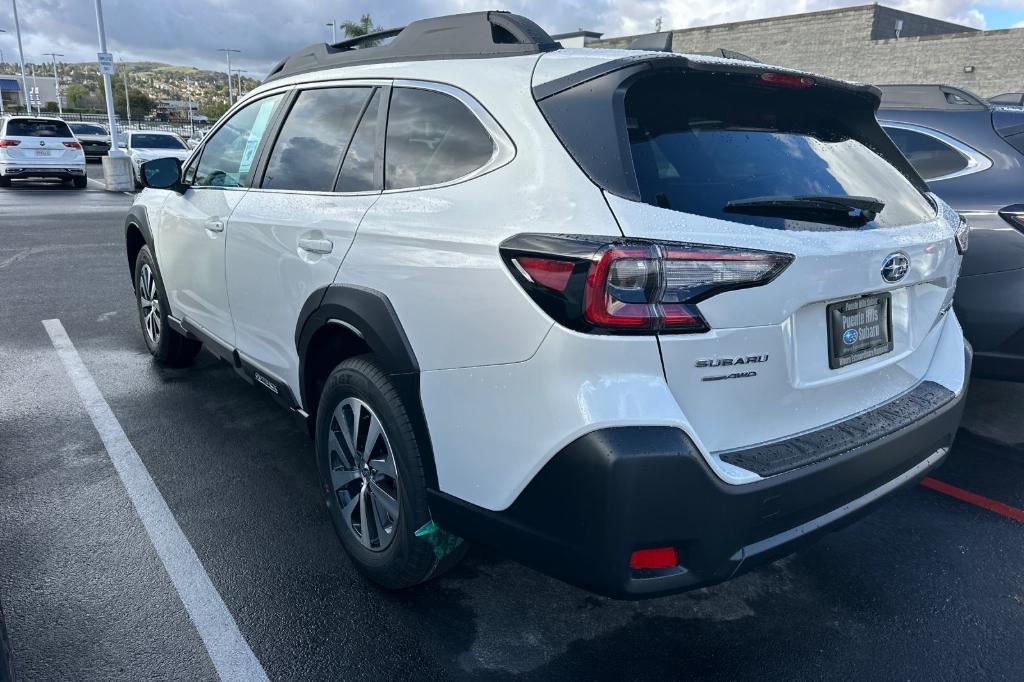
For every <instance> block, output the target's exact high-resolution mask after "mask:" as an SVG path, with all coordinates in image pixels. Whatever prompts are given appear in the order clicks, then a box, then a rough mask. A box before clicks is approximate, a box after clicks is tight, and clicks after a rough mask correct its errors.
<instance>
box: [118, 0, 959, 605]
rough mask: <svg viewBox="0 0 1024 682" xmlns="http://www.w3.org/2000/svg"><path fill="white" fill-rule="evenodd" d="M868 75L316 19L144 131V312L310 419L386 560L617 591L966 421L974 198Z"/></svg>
mask: <svg viewBox="0 0 1024 682" xmlns="http://www.w3.org/2000/svg"><path fill="white" fill-rule="evenodd" d="M878 102H879V93H878V91H877V90H875V89H874V88H872V87H869V86H865V85H855V84H850V83H844V82H839V81H835V80H831V79H828V78H822V77H819V76H812V75H807V74H802V73H796V72H792V71H789V70H784V69H778V68H775V67H771V66H765V65H762V64H756V63H751V62H745V61H738V60H728V59H713V58H708V57H702V56H691V55H677V54H665V53H657V52H634V51H624V50H587V49H579V50H574V49H561V47H560V46H559V45H558V44H557V43H555V42H553V41H552V39H551V38H550V37H549V36H548V35H547V34H545V33H544V32H543V31H542V30H541V29H540V28H539V27H537V26H536V25H535V24H534V23H532V22H530V21H529V20H527V19H524V18H522V17H519V16H516V15H513V14H507V13H501V12H481V13H474V14H464V15H458V16H451V17H442V18H438V19H430V20H425V21H420V22H416V23H414V24H411V25H410V26H408V27H407V28H405V29H404V30H400V31H392V32H386V33H381V34H374V35H371V36H369V37H365V38H360V39H355V40H353V41H348V42H344V43H339V44H336V45H318V46H312V47H309V48H307V49H305V50H302V51H300V52H298V53H296V54H294V55H292V56H290V57H289V58H287V59H286V60H284V61H283V62H281V63H280V64H279V65H278V66H277V67H276V68H275V69H274V71H273V72H272V73H271V74H270V76H269V77H268V78H267V80H266V82H265V83H264V84H263V85H262V86H261V87H259V88H258V89H256V90H255V91H253V92H252V93H251V94H250V95H249V96H248V97H247V98H246V99H245V100H244V101H242V102H240V103H238V104H237V105H236V106H235V107H234V108H233V109H232V110H231V111H230V112H229V113H228V114H227V115H226V116H224V118H223V120H222V121H221V122H220V124H219V127H217V128H216V129H214V130H213V131H212V133H211V134H210V135H208V136H207V137H206V138H205V139H204V140H203V143H202V145H201V146H200V147H199V148H197V149H196V150H195V152H193V153H192V154H191V156H190V157H189V158H188V159H187V160H186V162H185V163H184V164H180V163H179V162H178V161H176V160H173V159H160V160H154V161H151V162H148V163H146V164H145V165H143V167H142V168H143V174H142V176H143V177H142V181H143V183H144V184H145V185H146V186H147V187H148V188H149V189H146V190H144V191H143V192H142V193H141V194H140V195H139V197H138V198H137V200H136V202H135V204H134V206H133V208H132V209H131V212H130V215H129V216H128V219H127V225H126V229H127V232H126V236H127V253H128V262H129V266H130V269H131V275H132V280H133V282H134V285H135V289H136V292H137V296H138V307H139V315H140V319H141V322H142V328H143V332H144V337H145V341H146V344H147V345H148V347H149V349H150V351H151V352H152V353H153V355H154V356H156V358H157V360H158V361H161V362H166V363H176V364H180V363H185V362H187V361H189V360H190V359H191V358H192V357H193V356H194V355H195V354H196V352H197V351H198V350H199V347H200V344H203V345H205V346H206V347H207V348H208V349H209V350H210V351H212V352H213V353H214V354H216V355H218V356H220V357H222V358H223V359H225V360H226V361H227V362H229V363H231V365H233V366H234V367H235V368H236V369H237V370H238V372H239V373H240V374H241V375H243V376H244V377H245V378H247V379H248V380H249V381H251V382H252V383H254V384H257V385H259V386H260V387H262V388H263V389H265V390H267V391H269V392H270V393H271V394H272V395H273V396H274V397H275V398H277V399H278V400H279V401H280V402H282V403H283V404H284V405H285V406H287V407H288V408H290V409H291V410H292V411H294V412H295V413H297V414H298V415H300V416H302V417H304V418H305V419H306V422H307V424H308V425H309V427H310V430H311V432H312V434H313V436H314V438H315V450H316V458H317V462H318V464H319V470H320V475H321V485H322V487H323V494H324V499H325V500H326V505H327V507H328V510H329V513H330V515H331V517H332V519H333V521H334V523H335V525H336V528H337V531H338V534H339V536H340V538H341V541H342V543H343V544H344V546H345V548H346V549H347V550H348V552H349V554H350V555H351V557H352V560H353V561H354V563H355V565H356V566H358V567H359V568H360V569H361V570H362V571H363V572H364V573H365V574H367V575H368V576H369V577H370V578H371V579H373V580H374V581H376V582H378V583H380V584H382V585H385V586H388V587H404V586H409V585H413V584H416V583H418V582H421V581H423V580H425V579H427V578H429V577H430V576H432V575H436V574H437V573H439V572H440V571H442V570H444V569H445V568H446V567H448V566H451V565H452V564H453V563H454V562H455V561H456V560H457V559H458V558H459V556H460V555H461V554H462V552H463V550H464V547H465V545H464V544H463V543H462V541H461V540H462V538H466V539H470V540H475V541H479V542H483V543H489V544H491V545H494V546H496V547H498V548H500V549H501V550H502V551H504V552H505V553H507V554H508V555H510V556H512V557H514V558H516V559H518V560H520V561H522V562H524V563H526V564H528V565H530V566H534V567H537V568H539V569H541V570H543V571H546V572H548V573H550V574H552V575H555V576H557V577H559V578H562V579H564V580H566V581H568V582H571V583H574V584H577V585H581V586H584V587H586V588H588V589H590V590H593V591H595V592H598V593H602V594H606V595H611V596H615V597H620V598H639V597H644V596H654V595H661V594H667V593H671V592H677V591H681V590H686V589H691V588H694V587H698V586H701V585H706V584H710V583H714V582H718V581H722V580H726V579H728V578H730V577H732V576H735V575H737V574H738V573H740V572H742V571H745V570H748V569H749V568H751V567H752V566H755V565H757V564H758V563H761V562H764V561H767V560H770V559H772V558H774V557H778V556H780V555H782V554H784V553H786V552H789V551H791V550H792V549H793V548H794V547H796V546H797V545H798V544H799V543H800V542H802V541H804V540H807V539H809V538H812V537H815V536H816V535H817V534H819V533H820V532H822V531H826V530H829V529H833V528H836V527H837V526H839V525H841V524H842V523H844V522H847V521H849V520H851V519H853V518H855V517H856V516H857V515H859V514H860V513H862V512H863V511H865V510H866V509H868V508H869V507H870V506H871V505H873V504H874V503H875V502H876V501H878V500H879V499H881V498H883V497H885V496H886V495H888V494H889V493H891V492H893V491H894V490H896V489H897V488H900V487H901V486H904V485H907V484H909V483H911V482H913V481H916V480H918V479H919V478H921V477H922V476H923V475H925V474H926V473H927V472H928V471H929V470H931V469H932V468H933V467H935V466H937V465H938V464H939V463H940V462H941V461H942V460H943V458H944V457H945V455H946V453H947V451H948V449H949V447H950V444H951V441H952V438H953V435H954V433H955V431H956V429H957V426H958V423H959V420H960V414H961V410H962V404H963V399H964V395H965V388H966V376H967V372H968V369H969V364H970V351H969V349H968V348H967V347H966V346H965V343H964V339H963V335H962V333H961V329H960V325H959V324H958V323H957V320H956V317H955V315H954V313H953V312H952V310H951V309H950V303H951V301H952V299H953V290H954V285H955V283H956V279H957V274H958V272H959V269H960V262H961V254H962V252H963V250H964V249H965V248H966V246H967V234H968V232H967V226H966V223H964V222H963V221H962V220H961V218H960V216H958V215H957V214H956V213H955V212H953V211H952V210H950V209H949V207H948V206H946V205H945V204H944V203H943V202H942V201H941V200H939V199H938V198H936V197H935V196H934V195H932V194H930V193H929V192H928V190H927V187H926V186H925V184H924V182H922V180H921V179H920V177H918V175H917V174H916V173H915V172H914V171H913V169H912V168H911V167H910V165H909V164H908V163H907V161H906V160H905V159H904V158H903V157H902V156H901V155H900V153H899V152H898V151H897V149H896V147H895V146H894V145H893V143H892V142H891V141H890V140H889V138H888V137H887V136H886V135H885V134H884V133H883V132H882V129H881V128H880V127H879V125H878V123H877V122H876V120H875V109H876V107H877V106H878Z"/></svg>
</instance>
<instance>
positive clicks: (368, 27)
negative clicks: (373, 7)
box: [341, 14, 383, 38]
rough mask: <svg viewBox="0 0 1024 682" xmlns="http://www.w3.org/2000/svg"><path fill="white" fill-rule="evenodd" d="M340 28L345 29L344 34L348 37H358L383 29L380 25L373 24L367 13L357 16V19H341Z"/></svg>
mask: <svg viewBox="0 0 1024 682" xmlns="http://www.w3.org/2000/svg"><path fill="white" fill-rule="evenodd" d="M341 28H343V29H344V30H345V35H346V36H348V37H349V38H358V37H359V36H365V35H366V34H367V33H376V32H377V31H382V30H383V29H382V28H381V27H380V26H375V25H374V23H373V19H371V18H370V15H369V14H364V15H363V16H361V17H359V21H343V22H341Z"/></svg>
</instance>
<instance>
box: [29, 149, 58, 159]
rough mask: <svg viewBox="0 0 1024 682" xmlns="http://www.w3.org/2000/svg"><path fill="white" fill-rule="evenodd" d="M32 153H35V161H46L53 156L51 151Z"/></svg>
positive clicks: (44, 150) (41, 150)
mask: <svg viewBox="0 0 1024 682" xmlns="http://www.w3.org/2000/svg"><path fill="white" fill-rule="evenodd" d="M32 151H34V152H35V153H36V158H37V159H48V158H50V157H52V156H53V150H52V149H33V150H32Z"/></svg>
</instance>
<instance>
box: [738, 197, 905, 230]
mask: <svg viewBox="0 0 1024 682" xmlns="http://www.w3.org/2000/svg"><path fill="white" fill-rule="evenodd" d="M883 208H885V202H883V201H881V200H880V199H876V198H874V197H861V196H845V195H833V194H806V195H802V196H787V195H779V196H771V197H751V198H749V199H735V200H733V201H730V202H729V203H727V204H726V205H725V206H724V207H723V210H724V211H725V212H726V213H744V214H746V215H760V216H772V217H779V218H796V219H804V220H817V221H821V222H827V223H832V224H836V225H863V224H865V223H869V222H871V221H872V220H874V219H875V216H876V215H878V214H879V213H881V212H882V209H883Z"/></svg>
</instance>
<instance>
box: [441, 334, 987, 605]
mask: <svg viewBox="0 0 1024 682" xmlns="http://www.w3.org/2000/svg"><path fill="white" fill-rule="evenodd" d="M965 353H966V355H967V367H968V372H969V367H970V359H971V351H970V348H969V347H968V348H966V349H965ZM965 395H966V390H964V391H961V393H960V395H958V396H956V395H954V396H952V398H951V399H950V400H949V401H948V402H946V403H945V404H943V405H942V406H941V407H939V408H937V409H934V410H933V411H931V412H930V413H928V414H925V415H923V416H921V417H920V418H919V419H917V420H916V421H915V422H914V423H913V424H912V425H910V426H906V427H904V428H901V429H898V430H896V431H893V432H891V433H887V434H886V435H884V436H882V437H879V438H876V439H874V440H871V441H870V442H868V443H865V444H863V445H861V446H859V447H855V448H853V449H851V450H849V451H847V452H843V453H841V454H838V455H836V456H833V457H830V458H829V459H826V460H823V461H819V462H817V463H814V464H810V465H807V466H803V467H800V468H797V469H794V470H792V471H789V472H786V473H783V474H778V475H775V476H771V477H769V478H766V479H764V480H761V481H757V482H755V483H749V484H744V485H729V484H727V483H724V482H723V481H722V480H721V479H720V478H719V477H718V476H716V475H715V473H714V472H712V471H711V469H710V468H709V467H708V465H707V463H706V461H705V460H704V458H703V457H702V456H701V454H700V452H699V451H698V450H697V448H696V446H694V444H693V442H692V441H691V440H690V439H689V437H688V436H686V434H685V433H683V432H682V431H681V430H679V429H676V428H672V427H637V426H634V427H622V428H609V429H603V430H599V431H595V432H591V433H589V434H587V435H585V436H583V437H581V438H579V439H577V440H575V441H574V442H572V443H571V444H570V445H568V446H567V447H566V448H564V449H563V450H561V451H560V452H559V453H558V454H557V455H556V456H555V457H554V458H552V460H551V461H550V462H548V464H547V465H546V466H545V467H544V468H543V469H542V470H541V471H540V472H539V473H538V474H537V476H536V477H535V478H534V479H533V480H532V481H531V483H530V484H529V485H528V486H527V487H526V489H525V490H524V491H523V492H522V493H521V494H520V495H519V497H518V498H517V499H516V501H515V503H514V504H513V505H512V506H511V507H509V508H508V509H507V510H505V511H498V512H495V511H489V510H486V509H482V508H480V507H476V506H474V505H471V504H469V503H466V502H463V501H461V500H458V499H456V498H453V497H451V496H448V495H445V494H444V493H440V492H431V499H430V507H431V513H432V515H433V516H434V518H435V520H436V521H437V522H438V523H439V524H441V525H442V526H444V527H445V528H448V529H450V530H452V531H453V532H455V533H458V534H460V535H463V536H464V537H467V538H469V539H471V540H474V541H478V542H482V543H484V544H489V545H493V546H495V547H497V548H498V549H500V550H501V551H503V552H506V553H507V554H509V555H510V556H512V557H513V558H515V559H517V560H519V561H521V562H523V563H525V564H527V565H529V566H533V567H535V568H537V569H539V570H542V571H544V572H546V573H549V574H551V575H553V576H555V577H557V578H561V579H562V580H565V581H566V582H569V583H572V584H574V585H578V586H580V587H584V588H586V589H589V590H591V591H593V592H597V593H599V594H603V595H607V596H610V597H615V598H622V599H640V598H645V597H655V596H661V595H666V594H671V593H675V592H682V591H685V590H690V589H694V588H698V587H702V586H705V585H709V584H713V583H717V582H721V581H724V580H728V579H729V578H732V577H734V576H736V575H738V574H740V573H742V572H744V571H746V570H749V569H750V568H752V567H754V566H757V565H759V564H762V563H765V562H768V561H771V560H774V559H776V558H779V557H781V556H784V555H786V554H788V553H790V552H792V551H793V550H794V549H797V548H798V547H800V546H801V545H802V544H803V543H806V542H809V541H811V540H813V539H814V538H816V537H818V536H819V535H821V534H822V533H825V532H827V531H831V530H834V529H836V528H839V527H841V526H842V525H844V524H846V523H849V522H851V521H853V520H855V519H856V518H858V517H859V516H860V515H862V514H864V513H866V512H867V511H868V510H870V509H871V508H872V507H873V506H874V505H875V504H876V503H877V502H879V501H880V500H881V499H883V498H885V497H886V496H888V495H889V494H890V493H892V492H894V491H896V490H898V489H900V488H902V487H904V486H906V485H909V484H911V483H913V482H915V481H917V480H919V479H920V478H921V477H923V476H925V475H926V474H927V473H928V472H929V471H931V470H932V469H933V468H935V467H936V466H938V465H939V464H940V463H941V462H942V461H943V459H944V458H945V456H946V453H947V452H948V449H949V447H950V445H951V444H952V442H953V437H954V435H955V433H956V430H957V428H958V426H959V424H960V417H961V414H962V412H963V403H964V397H965ZM666 546H672V547H674V548H675V549H676V553H677V556H678V557H679V566H677V567H675V568H669V569H657V570H634V569H631V568H630V567H629V558H630V555H631V554H632V552H633V551H635V550H638V549H647V548H654V547H666Z"/></svg>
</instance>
